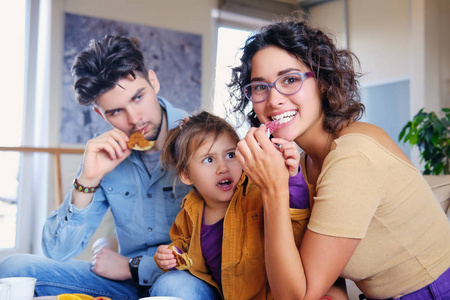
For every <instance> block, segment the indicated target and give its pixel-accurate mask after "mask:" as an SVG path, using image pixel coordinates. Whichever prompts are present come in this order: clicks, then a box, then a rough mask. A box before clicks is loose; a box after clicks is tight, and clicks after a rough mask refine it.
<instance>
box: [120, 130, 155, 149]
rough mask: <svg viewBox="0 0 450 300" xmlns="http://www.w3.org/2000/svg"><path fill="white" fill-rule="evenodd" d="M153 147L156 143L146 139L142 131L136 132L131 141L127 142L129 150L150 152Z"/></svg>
mask: <svg viewBox="0 0 450 300" xmlns="http://www.w3.org/2000/svg"><path fill="white" fill-rule="evenodd" d="M153 145H155V141H147V140H146V139H145V138H144V133H143V132H142V131H136V132H135V133H133V134H132V135H130V137H129V140H128V142H127V146H128V148H130V149H131V150H137V151H147V150H150V149H151V148H152V147H153Z"/></svg>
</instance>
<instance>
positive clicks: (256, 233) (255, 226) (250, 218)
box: [238, 209, 264, 259]
mask: <svg viewBox="0 0 450 300" xmlns="http://www.w3.org/2000/svg"><path fill="white" fill-rule="evenodd" d="M244 230H245V232H244V248H243V251H244V256H246V257H247V258H259V257H261V258H262V259H264V224H263V211H262V209H260V210H254V211H251V212H248V213H247V215H246V219H245V227H244ZM238 246H239V245H238Z"/></svg>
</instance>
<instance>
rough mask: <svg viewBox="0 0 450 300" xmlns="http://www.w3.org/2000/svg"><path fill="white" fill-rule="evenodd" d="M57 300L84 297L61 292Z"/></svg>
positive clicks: (76, 299) (71, 299) (78, 299)
mask: <svg viewBox="0 0 450 300" xmlns="http://www.w3.org/2000/svg"><path fill="white" fill-rule="evenodd" d="M56 300H83V299H82V298H80V297H78V296H76V295H72V294H59V295H58V296H56Z"/></svg>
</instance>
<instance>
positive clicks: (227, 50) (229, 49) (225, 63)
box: [214, 27, 251, 138]
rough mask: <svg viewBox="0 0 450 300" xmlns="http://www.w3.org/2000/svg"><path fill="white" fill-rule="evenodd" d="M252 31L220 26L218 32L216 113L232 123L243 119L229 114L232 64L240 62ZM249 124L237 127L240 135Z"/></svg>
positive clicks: (243, 133) (238, 122)
mask: <svg viewBox="0 0 450 300" xmlns="http://www.w3.org/2000/svg"><path fill="white" fill-rule="evenodd" d="M250 33H251V31H247V30H239V29H233V28H228V27H219V30H218V34H217V56H216V80H215V95H214V113H215V114H217V115H218V116H221V117H223V118H226V119H227V120H228V121H229V122H230V123H231V124H233V125H237V124H241V123H242V120H240V119H237V117H238V116H236V115H227V111H228V110H229V109H230V105H229V103H228V100H229V99H230V95H229V93H228V88H227V84H228V83H229V82H230V79H231V66H235V65H237V64H238V63H239V58H240V57H241V54H242V51H241V50H240V48H242V46H243V45H244V43H245V40H246V39H247V37H248V36H249V34H250ZM248 128H249V127H248V126H242V127H238V128H237V132H238V134H239V136H240V137H241V138H242V137H243V136H244V135H245V133H246V132H247V130H248Z"/></svg>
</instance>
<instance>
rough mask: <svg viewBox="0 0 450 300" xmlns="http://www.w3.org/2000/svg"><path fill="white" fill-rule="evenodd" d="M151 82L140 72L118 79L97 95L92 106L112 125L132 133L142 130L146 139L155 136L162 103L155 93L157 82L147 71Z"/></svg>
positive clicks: (159, 122)
mask: <svg viewBox="0 0 450 300" xmlns="http://www.w3.org/2000/svg"><path fill="white" fill-rule="evenodd" d="M149 80H150V83H151V84H150V83H149V82H148V81H147V80H146V79H145V78H143V77H142V76H141V75H140V74H138V73H136V79H134V78H133V77H132V76H131V75H128V76H127V77H124V78H122V79H120V80H119V81H118V82H117V84H116V86H115V87H114V88H112V89H111V90H109V91H107V92H106V93H104V94H102V95H101V96H100V97H98V98H97V101H96V105H95V107H94V110H95V111H96V112H97V113H98V114H99V115H100V116H101V117H102V118H103V119H104V120H105V121H107V122H108V123H109V124H111V125H112V126H113V127H115V128H118V129H120V130H122V131H123V132H125V133H126V134H127V135H131V134H132V133H134V132H136V131H143V132H144V137H145V138H146V139H147V140H156V139H157V138H158V133H159V131H160V129H161V123H162V114H161V106H160V104H159V102H158V98H157V97H156V95H157V93H158V92H159V82H158V79H157V77H156V74H155V73H154V72H153V71H149Z"/></svg>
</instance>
